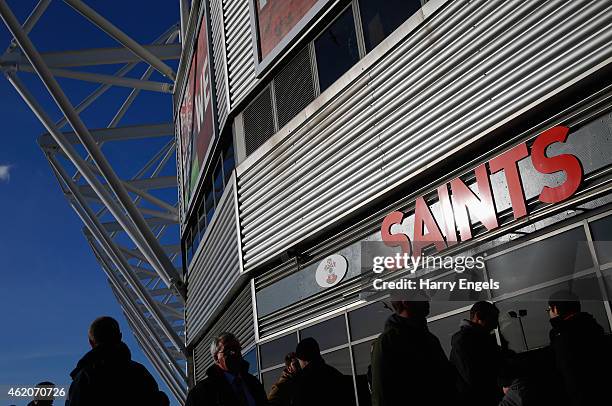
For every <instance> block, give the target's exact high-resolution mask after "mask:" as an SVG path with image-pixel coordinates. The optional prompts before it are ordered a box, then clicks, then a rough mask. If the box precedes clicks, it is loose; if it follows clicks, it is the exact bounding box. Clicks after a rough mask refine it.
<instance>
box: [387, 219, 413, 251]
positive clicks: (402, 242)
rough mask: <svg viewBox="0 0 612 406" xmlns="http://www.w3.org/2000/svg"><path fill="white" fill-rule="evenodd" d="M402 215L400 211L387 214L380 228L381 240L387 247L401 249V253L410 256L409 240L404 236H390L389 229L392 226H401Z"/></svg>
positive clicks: (399, 234)
mask: <svg viewBox="0 0 612 406" xmlns="http://www.w3.org/2000/svg"><path fill="white" fill-rule="evenodd" d="M403 219H404V213H402V212H401V211H392V212H391V213H389V214H387V216H386V217H385V218H384V220H383V222H382V226H381V227H380V234H381V236H382V240H383V242H384V243H385V245H386V246H388V247H402V252H404V253H405V254H407V255H410V251H411V250H410V238H408V236H407V235H406V234H402V233H398V234H391V227H392V226H393V225H394V224H402V220H403Z"/></svg>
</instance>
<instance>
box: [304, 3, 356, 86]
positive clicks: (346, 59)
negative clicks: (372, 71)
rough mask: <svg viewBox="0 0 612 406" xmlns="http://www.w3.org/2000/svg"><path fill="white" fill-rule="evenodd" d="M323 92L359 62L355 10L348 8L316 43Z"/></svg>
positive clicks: (318, 69)
mask: <svg viewBox="0 0 612 406" xmlns="http://www.w3.org/2000/svg"><path fill="white" fill-rule="evenodd" d="M314 46H315V54H316V59H317V72H318V75H319V88H320V89H321V92H323V91H324V90H325V89H327V88H328V87H329V86H330V85H331V84H332V83H334V82H335V81H336V80H337V79H338V78H339V77H340V76H342V75H343V74H344V72H346V71H347V70H349V68H350V67H351V66H353V65H354V64H355V63H357V61H359V47H358V46H357V34H356V32H355V21H354V19H353V9H352V8H351V7H349V8H347V9H346V10H345V11H344V12H343V13H342V14H341V15H340V17H338V18H337V19H336V21H334V22H333V23H332V24H331V25H330V26H329V27H328V28H327V29H326V30H325V31H323V33H322V34H321V36H320V37H319V38H317V39H316V40H315V41H314Z"/></svg>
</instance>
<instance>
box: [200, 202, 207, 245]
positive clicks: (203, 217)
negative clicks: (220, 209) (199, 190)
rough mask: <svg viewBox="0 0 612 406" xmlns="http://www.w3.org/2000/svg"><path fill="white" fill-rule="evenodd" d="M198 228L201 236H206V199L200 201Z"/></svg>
mask: <svg viewBox="0 0 612 406" xmlns="http://www.w3.org/2000/svg"><path fill="white" fill-rule="evenodd" d="M198 230H199V233H200V238H202V237H204V233H205V232H206V210H205V204H204V199H202V201H201V202H200V205H199V206H198Z"/></svg>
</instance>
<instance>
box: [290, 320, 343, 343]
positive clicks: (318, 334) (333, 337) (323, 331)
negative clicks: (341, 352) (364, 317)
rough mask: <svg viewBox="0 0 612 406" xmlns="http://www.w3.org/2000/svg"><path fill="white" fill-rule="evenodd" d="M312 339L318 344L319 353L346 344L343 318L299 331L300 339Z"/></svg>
mask: <svg viewBox="0 0 612 406" xmlns="http://www.w3.org/2000/svg"><path fill="white" fill-rule="evenodd" d="M307 337H312V338H314V339H315V340H317V342H318V343H319V347H320V348H321V351H324V350H327V349H330V348H334V347H337V346H339V345H342V344H346V343H347V342H348V338H347V336H346V323H345V321H344V316H338V317H334V318H333V319H330V320H326V321H324V322H322V323H319V324H315V325H314V326H310V327H307V328H305V329H304V330H301V331H300V338H301V339H302V340H303V339H304V338H307Z"/></svg>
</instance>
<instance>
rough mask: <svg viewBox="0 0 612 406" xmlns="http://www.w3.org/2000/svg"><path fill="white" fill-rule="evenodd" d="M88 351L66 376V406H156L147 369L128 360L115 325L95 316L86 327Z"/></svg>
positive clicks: (154, 387) (109, 319) (155, 392)
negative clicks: (70, 378)
mask: <svg viewBox="0 0 612 406" xmlns="http://www.w3.org/2000/svg"><path fill="white" fill-rule="evenodd" d="M89 344H90V345H91V348H92V349H91V351H89V352H88V353H87V354H85V356H83V358H81V360H80V361H79V362H78V363H77V366H76V368H75V369H74V371H72V372H71V373H70V376H71V377H72V384H71V385H70V389H69V391H68V398H67V399H66V406H98V405H99V406H108V405H117V406H119V405H121V406H123V405H130V406H131V405H159V404H160V399H159V388H158V386H157V383H156V382H155V379H153V377H152V376H151V374H150V373H149V371H147V369H146V368H145V367H144V366H143V365H141V364H139V363H138V362H135V361H132V359H131V353H130V350H129V348H128V347H127V345H125V344H124V343H123V342H122V341H121V331H120V329H119V323H117V321H116V320H115V319H113V318H112V317H108V316H104V317H99V318H97V319H96V320H94V322H93V323H92V324H91V326H90V327H89Z"/></svg>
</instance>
